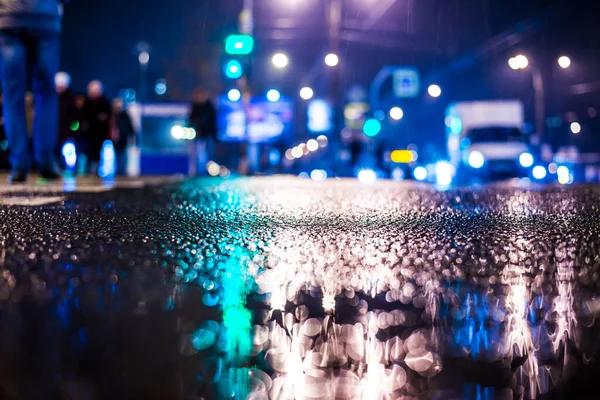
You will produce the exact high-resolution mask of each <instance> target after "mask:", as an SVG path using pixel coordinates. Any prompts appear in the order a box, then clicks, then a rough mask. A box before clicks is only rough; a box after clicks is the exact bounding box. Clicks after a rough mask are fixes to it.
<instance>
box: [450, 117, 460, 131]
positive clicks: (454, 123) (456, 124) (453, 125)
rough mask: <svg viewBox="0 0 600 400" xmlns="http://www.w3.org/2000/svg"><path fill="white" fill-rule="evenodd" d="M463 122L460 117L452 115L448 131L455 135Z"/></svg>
mask: <svg viewBox="0 0 600 400" xmlns="http://www.w3.org/2000/svg"><path fill="white" fill-rule="evenodd" d="M462 128H463V124H462V121H461V119H460V118H456V117H452V119H451V120H450V131H451V132H452V133H454V134H456V135H458V134H459V133H461V132H462Z"/></svg>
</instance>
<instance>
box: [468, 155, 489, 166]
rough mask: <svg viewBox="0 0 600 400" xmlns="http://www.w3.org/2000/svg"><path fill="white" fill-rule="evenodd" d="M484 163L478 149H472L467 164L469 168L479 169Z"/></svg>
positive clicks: (483, 158)
mask: <svg viewBox="0 0 600 400" xmlns="http://www.w3.org/2000/svg"><path fill="white" fill-rule="evenodd" d="M484 163H485V157H483V154H481V153H480V152H479V151H472V152H471V154H469V165H470V166H471V168H475V169H479V168H481V167H483V164H484Z"/></svg>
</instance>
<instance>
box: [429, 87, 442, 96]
mask: <svg viewBox="0 0 600 400" xmlns="http://www.w3.org/2000/svg"><path fill="white" fill-rule="evenodd" d="M427 93H429V95H430V96H431V97H433V98H436V97H440V96H441V95H442V88H441V87H439V86H438V85H435V84H433V85H429V87H428V88H427Z"/></svg>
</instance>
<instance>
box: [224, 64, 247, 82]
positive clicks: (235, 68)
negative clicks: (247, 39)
mask: <svg viewBox="0 0 600 400" xmlns="http://www.w3.org/2000/svg"><path fill="white" fill-rule="evenodd" d="M243 73H244V70H243V69H242V64H240V62H239V61H237V60H230V61H228V62H227V64H225V75H226V76H227V77H228V78H230V79H238V78H240V77H241V76H242V75H243Z"/></svg>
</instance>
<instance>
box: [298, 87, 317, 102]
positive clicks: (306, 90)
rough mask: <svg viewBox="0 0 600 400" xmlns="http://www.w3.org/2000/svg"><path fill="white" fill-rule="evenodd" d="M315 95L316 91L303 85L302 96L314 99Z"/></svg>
mask: <svg viewBox="0 0 600 400" xmlns="http://www.w3.org/2000/svg"><path fill="white" fill-rule="evenodd" d="M313 95H314V92H313V90H312V89H311V88H309V87H303V88H302V89H300V97H301V98H302V99H304V100H310V99H312V97H313Z"/></svg>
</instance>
